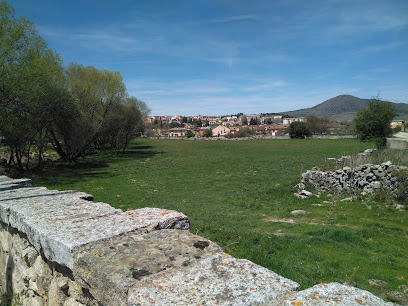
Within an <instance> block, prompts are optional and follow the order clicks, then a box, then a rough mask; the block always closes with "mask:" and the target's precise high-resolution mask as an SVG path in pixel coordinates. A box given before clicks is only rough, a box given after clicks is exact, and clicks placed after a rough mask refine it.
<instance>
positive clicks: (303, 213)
mask: <svg viewBox="0 0 408 306" xmlns="http://www.w3.org/2000/svg"><path fill="white" fill-rule="evenodd" d="M290 214H291V215H295V216H296V215H307V214H308V212H307V211H306V210H302V209H298V210H294V211H291V213H290Z"/></svg>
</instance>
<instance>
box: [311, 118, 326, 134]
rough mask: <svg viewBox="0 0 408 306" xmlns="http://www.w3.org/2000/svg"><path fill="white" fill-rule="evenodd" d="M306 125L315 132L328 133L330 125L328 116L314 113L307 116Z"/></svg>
mask: <svg viewBox="0 0 408 306" xmlns="http://www.w3.org/2000/svg"><path fill="white" fill-rule="evenodd" d="M306 126H307V127H308V128H309V129H310V131H311V132H312V133H313V134H324V133H327V131H328V130H329V127H330V121H329V119H328V118H319V117H316V116H313V115H310V116H308V117H306Z"/></svg>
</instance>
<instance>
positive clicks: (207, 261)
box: [0, 176, 387, 306]
mask: <svg viewBox="0 0 408 306" xmlns="http://www.w3.org/2000/svg"><path fill="white" fill-rule="evenodd" d="M91 200H92V196H91V195H89V194H85V193H82V192H77V191H63V192H59V191H52V190H48V189H46V188H43V187H32V186H31V184H30V181H29V180H26V179H20V180H12V179H10V178H7V177H5V176H0V241H1V243H0V291H2V292H4V293H6V294H12V293H14V294H19V301H20V303H21V304H22V305H65V306H70V305H76V306H79V305H152V304H156V305H193V304H196V305H214V304H225V305H233V304H236V305H254V304H258V305H261V304H262V305H300V304H301V303H310V302H311V301H312V302H316V300H317V301H321V304H322V305H323V304H324V305H327V301H329V302H333V303H335V302H337V303H338V305H359V303H360V302H359V301H364V302H367V303H371V305H386V304H387V303H385V302H384V301H383V300H381V299H380V298H378V297H375V296H374V295H372V294H371V293H369V292H367V291H364V290H359V289H356V288H353V287H349V286H345V285H340V284H336V283H332V284H327V285H326V284H320V285H317V286H315V287H313V288H309V289H307V290H304V291H299V285H298V284H297V283H296V282H294V281H292V280H290V279H287V278H284V277H282V276H280V275H278V274H276V273H274V272H273V271H270V270H268V269H266V268H263V267H261V266H258V265H256V264H254V263H252V262H250V261H248V260H243V259H236V258H234V257H231V256H230V255H228V254H225V253H224V251H223V250H222V249H221V248H220V247H219V246H218V245H217V244H215V243H213V242H211V241H209V240H207V239H205V238H203V237H199V236H196V235H193V234H191V233H190V232H189V231H188V229H189V220H188V218H187V217H186V216H185V215H183V214H182V213H179V212H176V211H171V210H164V209H157V208H143V209H137V210H131V211H127V212H122V211H121V210H118V209H114V208H112V207H110V206H109V205H107V204H105V203H95V202H92V201H91ZM314 304H316V303H314ZM316 305H318V304H316Z"/></svg>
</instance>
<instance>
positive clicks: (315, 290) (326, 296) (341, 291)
mask: <svg viewBox="0 0 408 306" xmlns="http://www.w3.org/2000/svg"><path fill="white" fill-rule="evenodd" d="M283 305H287V306H291V305H314V306H323V305H338V306H353V305H356V306H357V305H371V306H386V305H389V306H392V305H393V303H387V302H385V301H384V300H382V299H380V298H379V297H376V296H375V295H373V294H372V293H370V292H368V291H365V290H362V289H358V288H355V287H351V286H347V285H341V284H339V283H330V284H319V285H316V286H313V287H311V288H309V289H306V290H303V291H300V292H298V293H297V294H296V298H293V299H290V300H286V301H284V304H283Z"/></svg>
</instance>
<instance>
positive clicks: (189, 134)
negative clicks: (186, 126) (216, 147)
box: [186, 130, 195, 138]
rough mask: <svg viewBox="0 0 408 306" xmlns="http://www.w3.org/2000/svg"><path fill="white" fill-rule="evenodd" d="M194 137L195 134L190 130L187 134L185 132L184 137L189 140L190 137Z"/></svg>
mask: <svg viewBox="0 0 408 306" xmlns="http://www.w3.org/2000/svg"><path fill="white" fill-rule="evenodd" d="M194 136H195V134H194V133H193V132H192V131H191V130H188V131H187V132H186V137H187V138H191V137H194Z"/></svg>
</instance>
